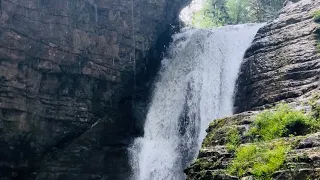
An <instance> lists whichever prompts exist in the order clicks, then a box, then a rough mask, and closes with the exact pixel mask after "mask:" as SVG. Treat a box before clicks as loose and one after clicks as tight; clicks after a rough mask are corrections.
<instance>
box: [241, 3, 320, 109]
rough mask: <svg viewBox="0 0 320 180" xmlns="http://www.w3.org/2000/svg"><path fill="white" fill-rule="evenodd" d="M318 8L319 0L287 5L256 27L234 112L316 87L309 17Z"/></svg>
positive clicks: (319, 70) (317, 67)
mask: <svg viewBox="0 0 320 180" xmlns="http://www.w3.org/2000/svg"><path fill="white" fill-rule="evenodd" d="M319 7H320V2H319V1H318V0H303V1H301V2H298V3H294V4H290V5H288V6H286V7H285V8H284V9H282V10H281V11H280V14H279V17H278V18H277V19H275V20H273V21H270V22H268V23H267V25H266V26H264V27H263V28H261V29H260V30H259V32H258V34H257V36H256V38H255V40H254V42H253V44H252V46H251V47H250V48H249V49H248V50H247V52H246V54H245V58H244V61H243V63H242V66H241V70H240V74H239V78H238V81H237V90H236V94H235V112H243V111H247V110H252V109H256V108H257V107H261V106H265V105H268V104H269V105H270V104H274V103H275V102H278V101H281V100H287V101H292V100H294V99H295V98H297V97H300V96H302V95H304V94H306V93H308V92H311V91H312V90H316V89H319V86H320V84H319V82H320V81H319V79H320V58H319V52H318V50H317V48H316V44H317V40H316V30H317V27H318V24H317V23H316V22H314V20H313V17H312V12H313V11H315V10H317V9H319Z"/></svg>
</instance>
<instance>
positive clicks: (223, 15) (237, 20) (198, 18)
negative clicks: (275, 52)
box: [192, 0, 284, 28]
mask: <svg viewBox="0 0 320 180" xmlns="http://www.w3.org/2000/svg"><path fill="white" fill-rule="evenodd" d="M283 3H284V0H206V2H205V4H204V6H203V8H202V9H201V10H200V11H198V12H196V13H195V14H194V16H193V20H192V24H193V25H194V26H195V27H202V28H210V27H219V26H223V25H230V24H241V23H253V22H264V21H267V20H269V19H271V18H274V16H275V15H276V14H277V11H278V10H280V9H281V8H282V7H283Z"/></svg>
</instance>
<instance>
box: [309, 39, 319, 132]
mask: <svg viewBox="0 0 320 180" xmlns="http://www.w3.org/2000/svg"><path fill="white" fill-rule="evenodd" d="M319 46H320V45H319ZM319 49H320V47H319ZM319 100H320V93H318V94H315V95H314V96H313V97H312V98H311V99H310V101H309V104H310V106H311V111H312V113H311V115H312V116H313V118H315V119H318V121H319V120H320V104H319V102H318V101H319ZM318 124H319V125H318V126H320V122H319V123H318Z"/></svg>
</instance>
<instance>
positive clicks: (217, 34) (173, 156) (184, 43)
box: [130, 24, 262, 180]
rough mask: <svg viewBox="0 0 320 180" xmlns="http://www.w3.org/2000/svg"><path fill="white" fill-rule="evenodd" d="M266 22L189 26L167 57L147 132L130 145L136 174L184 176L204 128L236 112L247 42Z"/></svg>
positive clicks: (172, 179)
mask: <svg viewBox="0 0 320 180" xmlns="http://www.w3.org/2000/svg"><path fill="white" fill-rule="evenodd" d="M261 26H262V25H261V24H247V25H236V26H226V27H223V28H219V29H214V30H204V29H184V30H182V32H181V33H179V34H176V35H174V36H173V43H172V44H171V47H170V50H169V52H168V54H169V55H168V57H167V58H165V59H163V60H162V67H161V71H160V74H159V78H158V81H157V83H156V84H155V89H154V92H153V97H152V101H151V104H150V107H149V111H148V114H147V117H146V123H145V127H144V137H141V138H137V139H136V140H135V142H134V144H133V145H132V147H131V149H130V158H131V163H132V167H133V171H134V172H133V175H132V177H131V179H132V180H182V179H185V175H184V173H183V169H184V168H185V167H186V166H187V165H188V164H189V163H190V162H191V161H192V160H194V158H195V157H196V156H197V152H198V151H199V149H200V146H201V142H202V140H203V139H204V137H205V130H206V128H207V127H208V126H209V123H210V122H211V121H212V120H214V119H216V118H219V117H223V116H227V115H231V114H232V107H233V98H232V96H233V91H234V86H235V81H236V78H237V74H238V70H239V67H240V64H241V61H242V58H243V55H244V53H245V50H246V49H247V47H249V45H250V43H251V42H252V40H253V38H254V36H255V34H256V32H257V31H258V29H259V28H260V27H261Z"/></svg>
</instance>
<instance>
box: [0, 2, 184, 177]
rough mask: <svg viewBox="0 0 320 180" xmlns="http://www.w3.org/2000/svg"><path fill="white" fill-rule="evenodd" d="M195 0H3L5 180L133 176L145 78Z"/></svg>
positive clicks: (0, 134) (0, 162) (1, 147)
mask: <svg viewBox="0 0 320 180" xmlns="http://www.w3.org/2000/svg"><path fill="white" fill-rule="evenodd" d="M189 1H190V0H116V1H115V0H0V120H1V121H0V177H1V179H8V180H9V179H24V180H25V179H39V180H40V179H46V180H49V179H61V180H63V179H77V180H81V179H86V180H87V179H104V180H106V179H111V180H114V179H120V180H121V179H126V178H127V177H128V173H129V172H130V168H129V165H128V159H127V152H126V148H127V146H128V144H129V143H130V141H131V139H132V137H134V136H135V134H136V133H137V131H138V130H137V128H138V127H139V124H141V122H137V118H135V117H134V114H135V113H133V112H134V109H132V106H134V107H135V102H134V100H135V99H138V98H139V96H138V94H137V92H139V91H140V89H141V87H144V82H145V81H147V78H145V79H142V80H141V79H139V78H142V77H146V76H147V77H148V76H152V73H151V74H150V71H148V68H155V66H156V65H157V64H158V62H155V60H156V59H157V56H159V53H160V52H162V48H163V45H164V44H166V43H168V41H169V38H168V37H170V32H169V31H168V28H169V27H170V26H171V25H172V24H177V23H178V14H179V12H180V10H181V8H182V7H183V6H185V5H186V4H187V3H188V2H189ZM166 33H167V34H166ZM159 37H160V39H159ZM158 39H159V40H158ZM156 43H158V44H157V45H156ZM150 49H153V50H157V49H158V51H157V52H155V53H154V52H153V51H150ZM149 52H150V53H149ZM145 67H146V68H147V69H145ZM136 75H137V76H136ZM142 89H143V88H142ZM137 101H138V100H137ZM142 101H143V100H142Z"/></svg>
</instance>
